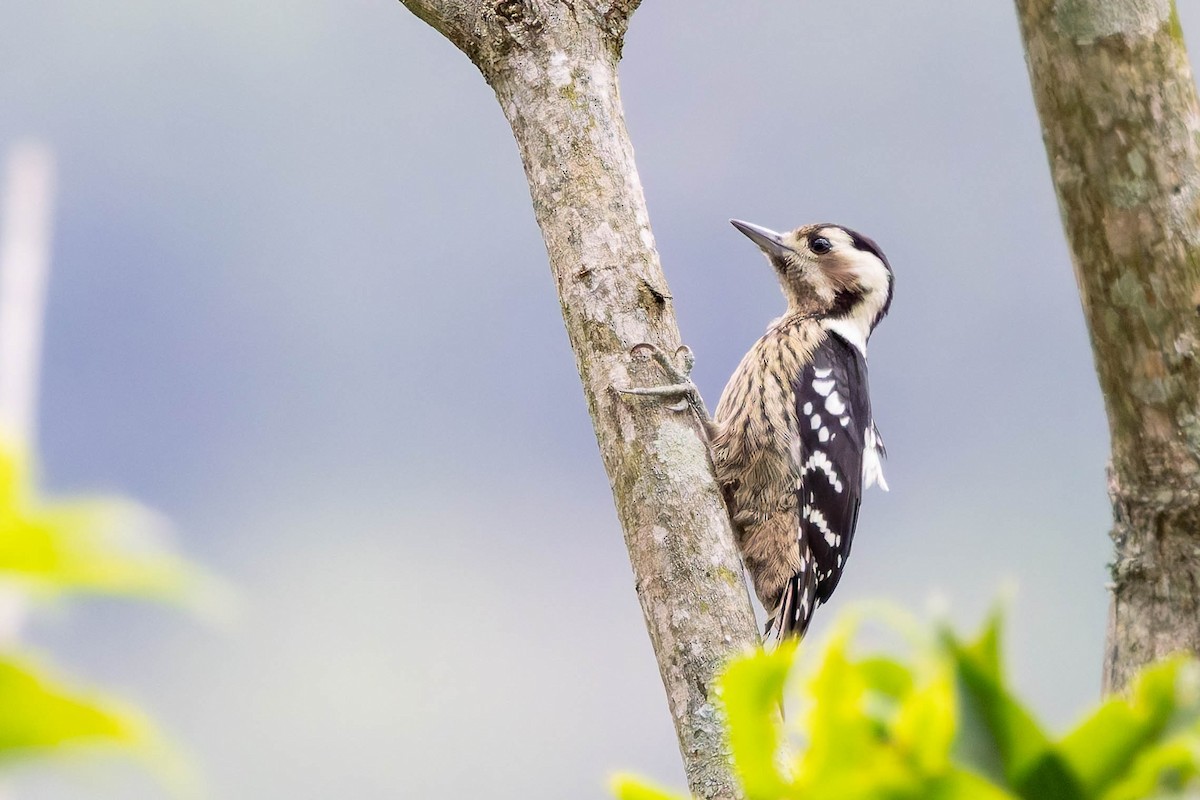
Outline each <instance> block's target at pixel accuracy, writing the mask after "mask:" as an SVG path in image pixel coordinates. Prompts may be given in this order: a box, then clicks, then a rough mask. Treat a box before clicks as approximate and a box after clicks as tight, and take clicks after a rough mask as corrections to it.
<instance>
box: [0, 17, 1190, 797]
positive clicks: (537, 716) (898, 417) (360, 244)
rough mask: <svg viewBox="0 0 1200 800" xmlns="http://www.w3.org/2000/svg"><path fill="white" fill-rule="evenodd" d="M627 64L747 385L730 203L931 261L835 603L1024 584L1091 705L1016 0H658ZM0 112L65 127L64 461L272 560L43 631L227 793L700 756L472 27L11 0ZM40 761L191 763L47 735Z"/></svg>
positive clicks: (1078, 379)
mask: <svg viewBox="0 0 1200 800" xmlns="http://www.w3.org/2000/svg"><path fill="white" fill-rule="evenodd" d="M1180 12H1181V16H1182V18H1183V24H1184V28H1185V32H1187V33H1188V34H1189V35H1190V36H1191V38H1192V39H1193V41H1200V29H1197V27H1196V26H1200V0H1184V2H1181V3H1180ZM622 92H623V95H624V99H625V104H626V111H627V114H628V122H629V129H630V133H631V135H632V137H633V140H634V144H635V147H636V149H637V156H638V164H639V167H640V170H641V176H642V180H643V182H644V184H645V190H646V194H647V197H648V200H649V204H650V211H651V216H652V220H653V223H654V230H655V234H656V237H657V240H658V245H659V248H660V250H661V253H662V259H663V264H664V267H665V269H666V273H667V277H668V279H669V281H670V284H671V289H672V293H673V294H674V296H675V298H676V302H677V310H678V315H679V319H680V324H681V327H682V330H683V335H684V339H685V341H686V342H687V343H688V344H690V345H691V346H692V347H693V348H694V349H695V351H696V353H697V355H698V359H699V363H698V366H697V368H696V377H697V380H698V382H699V384H700V386H701V388H702V389H703V390H704V393H705V395H706V397H707V398H708V401H709V405H710V406H712V405H714V404H715V402H716V399H717V397H718V394H719V392H720V390H721V388H722V387H723V385H724V382H725V378H726V377H727V376H728V374H729V373H730V372H731V371H732V369H733V368H734V366H735V365H736V363H737V361H738V359H739V358H740V356H741V354H742V353H743V352H744V351H745V350H746V348H747V347H748V346H749V345H750V343H751V342H752V341H753V340H754V339H755V338H756V337H757V336H758V335H759V334H760V333H761V332H762V330H763V329H764V327H765V326H766V324H767V322H768V321H769V320H771V319H772V318H773V317H774V316H776V315H777V314H778V313H779V311H780V309H781V308H782V300H781V297H780V294H779V290H778V288H777V287H776V285H775V283H774V279H773V277H772V275H771V274H770V273H769V271H768V269H767V267H766V264H765V262H764V261H763V260H762V258H761V257H760V256H759V255H758V253H757V252H756V250H755V249H754V247H753V246H752V245H751V244H750V243H749V242H747V241H746V239H745V238H744V237H743V236H741V235H740V234H738V233H737V232H736V231H735V230H734V229H733V228H731V227H730V226H729V225H728V223H727V222H726V220H727V219H728V218H729V217H731V216H736V217H740V218H743V219H748V220H752V221H754V222H758V223H760V224H764V225H768V226H771V227H776V228H785V227H791V226H794V225H798V224H800V223H803V222H812V221H825V220H832V221H837V222H842V223H844V224H848V225H851V226H853V227H856V228H859V229H860V230H862V231H863V232H865V233H867V234H868V235H870V236H872V237H874V238H876V239H877V240H878V241H879V242H880V243H881V244H882V246H883V248H884V249H885V251H886V252H887V254H888V256H889V257H890V259H891V262H892V264H893V267H894V269H895V272H896V276H897V295H896V301H895V303H894V305H893V306H892V313H891V316H890V317H889V318H888V319H887V321H886V322H885V323H884V325H883V326H882V327H881V328H880V329H879V330H878V331H877V333H876V335H875V337H874V339H873V341H872V352H871V378H872V389H873V395H874V404H875V409H876V414H877V419H878V421H879V424H880V427H881V429H882V431H883V434H884V437H885V439H886V440H887V444H888V449H889V452H890V460H889V462H888V464H887V475H888V481H889V483H890V484H891V486H892V491H891V493H890V494H886V495H885V494H882V493H880V492H877V491H872V492H871V493H870V494H869V496H868V498H867V499H866V501H865V508H864V511H863V516H862V522H861V524H860V527H859V533H858V538H857V539H856V545H855V551H854V557H853V559H852V560H851V562H850V566H849V571H848V573H847V575H846V577H845V578H844V580H843V582H842V584H841V588H840V590H839V592H838V595H837V597H836V598H835V599H834V601H833V603H832V604H831V605H832V608H831V609H829V608H827V609H826V610H825V611H824V612H822V613H821V614H819V615H818V616H817V621H816V624H815V626H814V633H815V635H816V636H820V635H821V633H822V631H823V630H824V629H825V628H826V626H827V624H828V621H829V620H830V618H831V617H832V616H833V612H836V610H837V609H838V608H840V607H843V606H844V605H845V604H846V603H847V602H849V601H854V600H860V599H864V598H888V599H891V600H894V601H896V602H898V603H901V604H903V605H904V606H907V607H909V608H911V609H914V610H917V611H921V610H922V609H925V608H926V607H928V605H929V604H930V598H931V597H934V596H941V597H943V598H945V601H946V602H947V603H948V604H949V606H950V607H951V608H952V609H953V614H954V617H955V618H956V619H959V620H960V621H962V622H964V623H969V624H972V625H973V624H976V623H977V622H978V621H979V619H980V617H981V615H982V614H983V612H984V611H985V610H986V609H987V608H988V607H989V605H990V604H991V603H992V601H993V599H994V598H995V597H997V596H998V595H999V594H1000V593H1001V591H1002V590H1003V588H1004V587H1005V586H1006V585H1009V584H1014V583H1015V585H1016V586H1017V587H1018V588H1017V593H1016V596H1015V598H1016V599H1015V601H1014V603H1013V607H1012V608H1013V611H1012V615H1011V624H1010V634H1009V647H1010V654H1011V661H1012V664H1013V671H1014V675H1015V676H1016V678H1017V680H1018V682H1019V684H1020V686H1021V687H1022V688H1023V690H1024V691H1025V692H1026V693H1027V694H1028V696H1029V697H1030V698H1031V699H1032V700H1033V702H1034V704H1035V706H1036V707H1037V708H1038V709H1040V710H1041V711H1042V712H1043V713H1044V714H1045V715H1046V716H1047V717H1048V718H1049V719H1050V720H1052V721H1053V722H1055V723H1056V724H1060V725H1061V724H1065V723H1067V722H1069V721H1070V720H1071V719H1072V718H1073V717H1074V716H1075V715H1076V714H1077V713H1079V712H1080V711H1081V710H1082V709H1083V708H1084V706H1086V705H1087V704H1088V703H1089V702H1091V701H1093V700H1094V699H1095V698H1096V696H1097V693H1098V690H1099V676H1100V660H1101V647H1102V642H1103V631H1104V621H1105V613H1106V608H1107V597H1106V594H1105V591H1104V583H1105V580H1106V571H1105V566H1104V565H1105V561H1106V558H1107V557H1108V553H1109V550H1110V546H1109V541H1108V538H1107V535H1106V534H1107V530H1108V520H1109V510H1108V507H1107V501H1106V497H1105V491H1104V463H1105V458H1106V454H1107V427H1106V424H1105V421H1104V415H1103V408H1102V405H1101V399H1100V396H1099V392H1098V389H1097V384H1096V380H1095V377H1094V373H1093V368H1092V358H1091V353H1090V350H1089V347H1088V343H1087V339H1086V332H1085V329H1084V325H1083V320H1082V315H1081V313H1080V309H1079V302H1078V298H1077V295H1076V293H1075V287H1074V282H1073V278H1072V274H1071V267H1070V264H1069V261H1068V256H1067V250H1066V246H1065V244H1064V240H1063V235H1062V232H1061V228H1060V225H1059V219H1058V212H1057V207H1056V204H1055V200H1054V195H1053V191H1052V187H1051V184H1050V179H1049V174H1048V170H1047V167H1046V158H1045V153H1044V151H1043V149H1042V144H1041V139H1040V134H1039V130H1038V124H1037V120H1036V117H1035V114H1034V109H1033V103H1032V99H1031V95H1030V90H1029V85H1028V80H1027V77H1026V73H1025V66H1024V62H1023V55H1022V50H1021V43H1020V40H1019V36H1018V32H1017V25H1016V20H1015V16H1014V12H1013V9H1012V7H1011V4H1010V3H1007V2H988V3H978V2H972V3H964V2H955V0H922V1H920V2H918V1H916V0H913V1H912V2H905V3H876V2H867V0H853V1H851V0H808V2H803V3H786V4H785V3H765V2H759V3H739V4H737V5H736V7H735V6H734V5H733V4H729V3H715V2H695V0H691V2H688V0H647V2H646V3H645V5H644V7H643V8H642V9H641V10H640V11H639V12H638V13H637V15H636V17H635V18H634V20H633V25H632V29H631V31H630V34H629V38H628V43H627V46H626V48H625V60H624V63H623V66H622ZM0 108H2V109H3V113H2V114H0V147H3V148H6V147H7V146H8V145H10V144H12V143H14V142H16V141H17V140H18V139H20V138H23V137H27V136H36V137H41V138H43V139H45V140H46V141H48V142H49V143H50V144H52V145H53V146H54V147H55V148H56V151H57V154H58V157H59V186H60V195H59V206H58V212H57V217H56V224H57V228H56V234H55V238H54V250H55V252H54V261H53V272H52V275H51V279H50V288H49V308H48V319H47V330H46V352H45V364H44V385H43V399H42V404H41V408H40V425H41V430H40V442H41V462H42V472H43V476H44V479H45V481H46V483H47V485H48V486H49V487H50V488H51V489H54V490H57V491H63V492H67V491H80V490H96V489H99V490H105V491H112V492H119V493H123V494H127V495H130V496H132V497H135V498H138V499H140V500H141V501H143V502H145V503H147V504H149V505H151V506H153V507H155V508H157V509H159V510H161V511H163V512H164V513H166V514H167V515H169V516H170V518H171V519H173V520H174V521H175V522H176V523H177V526H178V538H179V540H180V543H181V545H182V547H183V548H184V549H185V550H186V551H187V552H189V553H191V554H193V555H194V556H195V557H196V558H197V559H200V560H201V561H203V563H205V564H207V565H208V566H210V567H211V568H212V569H214V570H215V571H217V572H219V573H220V574H222V575H224V576H225V577H227V578H228V579H229V580H230V581H231V582H232V583H234V584H235V585H236V586H237V587H238V589H239V590H240V592H241V612H240V614H239V615H238V617H237V619H236V620H235V621H234V622H233V623H232V624H231V625H229V626H227V627H220V626H218V627H211V626H206V625H205V624H203V623H201V622H198V621H196V620H192V619H189V618H187V617H186V616H183V615H180V614H178V613H176V612H174V611H171V610H169V609H157V608H146V607H142V606H138V605H133V604H128V603H121V602H115V601H97V602H89V603H86V604H83V605H78V606H73V607H70V608H64V609H60V610H56V611H54V612H53V613H50V614H43V615H40V616H38V617H37V618H36V619H35V620H34V621H33V623H32V626H31V631H30V635H31V638H32V639H33V640H34V641H35V642H36V643H37V644H38V645H39V646H43V647H46V648H48V649H50V650H51V651H52V652H53V653H55V655H56V657H57V658H58V660H59V661H61V662H63V664H64V665H65V666H66V667H68V668H70V669H71V670H73V671H74V672H76V673H78V674H82V675H86V676H88V678H89V679H93V680H95V681H97V682H100V683H103V684H107V685H110V686H112V687H115V688H116V689H118V690H119V691H120V692H122V693H124V694H125V695H127V696H129V697H132V698H134V699H136V700H138V701H139V702H141V703H143V704H144V705H145V706H147V707H148V708H150V709H152V710H153V712H154V713H155V714H156V716H157V717H158V718H159V719H160V720H161V722H162V723H163V724H164V726H165V727H166V728H167V729H168V730H169V731H170V732H171V733H172V735H173V736H174V737H175V738H177V739H178V740H179V741H181V742H182V743H184V744H185V746H186V747H187V748H188V749H189V750H190V751H191V752H192V754H193V755H194V757H195V759H196V761H197V763H198V764H199V766H200V768H201V769H202V770H203V772H204V773H205V774H206V776H207V779H208V782H209V785H210V788H211V796H213V797H216V798H230V799H231V800H239V799H241V798H245V799H246V800H250V799H252V798H253V799H254V800H259V799H260V798H275V797H290V798H329V797H355V798H360V799H361V800H366V799H367V798H394V797H449V798H458V797H463V798H466V797H477V796H478V797H482V796H486V797H489V798H493V800H503V799H504V798H514V799H515V798H522V799H525V798H547V799H549V798H562V797H572V798H597V799H598V798H602V797H606V796H607V790H606V776H607V775H608V774H609V773H610V772H611V771H612V770H614V769H616V768H624V769H632V770H636V771H640V772H643V773H645V774H648V775H651V776H653V777H654V778H656V779H659V780H661V781H663V782H667V783H673V784H675V785H678V786H682V785H683V778H682V771H681V768H680V766H679V758H678V752H677V749H676V744H675V739H674V734H673V731H672V728H671V725H670V721H669V718H668V715H667V712H666V702H665V699H664V696H663V693H662V688H661V685H660V683H659V678H658V674H657V670H656V667H655V664H654V659H653V656H652V653H651V650H650V645H649V641H648V639H647V636H646V634H645V631H644V629H643V627H642V622H641V614H640V611H639V609H638V606H637V602H636V599H635V596H634V592H633V585H632V580H631V573H630V569H629V565H628V560H627V557H626V554H625V550H624V547H623V543H622V539H621V535H620V531H619V528H618V526H617V521H616V517H615V514H614V512H613V509H612V506H611V501H610V495H609V490H608V485H607V481H606V479H605V476H604V473H603V470H602V468H601V464H600V459H599V457H598V453H597V450H596V445H595V442H594V440H593V438H592V430H591V425H590V422H589V420H588V418H587V414H586V411H585V408H584V404H583V401H582V395H581V392H580V388H579V385H578V378H577V376H576V374H575V371H574V367H573V364H572V360H571V356H570V352H569V349H568V346H567V342H566V337H565V335H564V333H563V328H562V323H561V320H560V317H559V310H558V305H557V301H556V298H555V296H554V291H553V285H552V281H551V280H550V277H549V271H548V268H547V265H546V258H545V251H544V248H543V246H542V242H541V239H540V237H539V234H538V230H537V228H536V226H535V224H534V221H533V215H532V213H531V209H530V206H529V201H528V192H527V189H526V186H525V179H524V175H523V173H522V170H521V165H520V162H519V159H518V156H517V152H516V148H515V147H514V146H513V143H512V139H511V135H510V133H509V131H508V129H507V126H506V123H505V122H504V120H503V118H502V116H501V113H500V111H499V108H498V106H497V105H496V103H495V101H494V99H493V97H492V95H491V93H490V90H489V89H488V87H487V86H486V84H485V83H484V81H483V80H482V79H481V78H480V76H479V75H478V73H477V72H476V71H475V69H474V68H473V67H472V66H471V65H470V64H469V63H468V62H467V60H466V59H465V58H464V57H463V56H462V55H461V54H460V53H459V52H458V51H456V50H455V49H454V48H453V47H451V46H450V45H449V44H448V43H447V42H445V41H444V40H442V39H441V38H440V37H439V36H438V35H436V34H435V33H434V32H433V31H432V30H431V29H429V28H427V27H426V26H425V25H424V24H422V23H420V22H419V21H418V20H417V19H416V18H414V17H413V16H411V15H410V14H409V13H408V12H407V11H406V10H405V9H404V8H403V7H402V6H400V5H399V4H398V3H395V2H385V1H384V0H375V2H367V1H366V0H337V1H336V2H334V0H288V2H282V0H255V2H252V3H246V2H240V1H238V0H203V1H201V0H177V2H171V3H164V2H161V0H114V2H109V3H95V2H91V1H90V0H44V1H43V2H37V3H32V2H15V1H13V2H7V3H5V4H4V5H3V9H2V10H0ZM93 782H98V783H96V785H95V786H92V783H93ZM14 795H15V796H16V797H19V798H29V800H57V799H58V798H78V797H84V796H87V797H97V798H143V797H145V798H149V797H157V796H160V792H159V790H158V789H156V788H155V786H154V785H153V784H152V783H151V782H149V781H147V780H145V779H144V778H141V777H139V776H137V775H136V774H134V773H132V771H127V770H123V769H111V768H89V769H83V768H80V769H74V770H69V771H67V772H66V773H65V774H64V773H62V772H60V771H58V770H53V769H41V768H33V769H25V770H23V771H22V772H21V773H20V774H19V775H18V777H17V779H16V781H15V783H14Z"/></svg>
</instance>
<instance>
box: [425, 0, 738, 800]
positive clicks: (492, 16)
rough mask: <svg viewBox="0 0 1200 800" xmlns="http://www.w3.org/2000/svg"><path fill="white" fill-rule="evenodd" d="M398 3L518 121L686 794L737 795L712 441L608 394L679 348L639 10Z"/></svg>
mask: <svg viewBox="0 0 1200 800" xmlns="http://www.w3.org/2000/svg"><path fill="white" fill-rule="evenodd" d="M402 1H403V2H404V3H405V5H407V6H408V7H409V8H410V9H411V10H412V11H413V12H414V13H415V14H416V15H417V16H419V17H421V18H422V19H424V20H426V21H427V22H429V23H430V24H431V25H433V26H434V27H435V28H437V29H438V30H439V31H440V32H442V33H443V34H444V35H445V36H447V38H449V39H450V40H451V41H452V42H453V43H454V44H455V45H456V46H457V47H458V48H459V49H460V50H462V51H463V52H465V53H466V54H467V55H468V56H469V57H470V58H471V60H472V61H473V62H474V63H475V64H476V66H478V67H479V69H480V71H481V72H482V73H483V75H484V77H485V78H486V79H487V81H488V83H489V84H490V85H491V86H492V88H493V89H494V90H495V92H496V97H497V99H498V100H499V101H500V106H501V108H502V109H503V111H504V114H505V116H506V117H507V118H508V120H509V122H510V124H511V125H512V129H513V134H514V136H515V137H516V141H517V145H518V147H519V149H520V152H521V158H522V160H523V162H524V165H525V174H526V177H527V178H528V181H529V189H530V194H531V196H532V199H533V208H534V213H535V214H536V217H537V221H538V224H539V225H540V226H541V230H542V235H543V237H544V238H545V241H546V249H547V251H548V253H549V256H550V266H551V270H552V272H553V276H554V281H555V283H556V285H557V287H558V294H559V299H560V302H561V305H562V314H563V319H564V321H565V322H566V327H567V333H568V335H569V336H570V340H571V344H572V347H573V349H574V352H575V358H576V364H577V366H578V368H579V374H580V377H581V379H582V381H583V389H584V395H585V397H586V399H587V404H588V409H589V410H590V412H591V416H592V420H593V422H594V424H595V431H596V438H597V440H598V442H599V444H600V452H601V455H602V456H603V459H604V465H605V467H606V469H607V471H608V475H609V479H610V482H611V485H612V491H613V497H614V499H615V501H616V507H617V511H618V515H619V517H620V521H621V525H622V527H623V528H624V531H625V541H626V544H627V546H628V548H629V556H630V560H631V562H632V565H633V571H634V575H635V580H636V588H637V594H638V598H639V600H640V601H641V605H642V610H643V612H644V615H645V619H646V627H647V629H648V630H649V632H650V639H651V642H652V643H653V646H654V651H655V654H656V656H657V658H658V664H659V669H660V671H661V673H662V679H663V683H664V685H665V687H666V690H667V698H668V701H669V705H670V709H671V714H672V716H673V718H674V721H675V727H676V731H677V732H678V735H679V743H680V748H681V750H682V753H683V757H684V763H685V768H686V772H687V776H688V781H689V784H690V786H691V789H692V791H693V793H695V794H696V795H697V796H698V797H702V798H731V797H734V796H736V794H737V792H736V781H735V779H734V777H733V775H732V774H731V771H730V766H729V761H728V754H727V750H726V745H725V742H724V740H723V734H722V729H721V725H720V720H719V719H718V715H717V713H716V709H715V708H714V704H713V698H712V697H711V696H710V686H711V682H712V678H713V677H714V675H715V674H716V672H717V671H718V670H719V669H720V667H721V666H722V664H723V663H724V661H725V660H726V659H727V658H728V657H729V656H730V655H731V654H733V653H735V652H738V651H741V650H743V649H744V648H747V647H750V646H752V645H754V644H755V643H757V640H758V637H757V633H756V630H755V623H754V617H753V613H752V611H751V607H750V601H749V596H748V593H747V591H746V585H745V581H744V579H743V577H742V570H741V564H740V562H739V560H738V555H737V552H736V550H735V549H734V545H733V536H732V532H731V529H730V524H729V519H728V515H727V512H726V510H725V506H724V503H723V500H722V498H721V494H720V490H719V488H718V486H717V483H716V480H715V478H714V475H713V471H712V466H711V463H710V460H709V456H708V445H707V439H706V434H705V431H704V428H703V426H702V424H701V422H700V421H699V420H698V419H697V418H696V416H695V415H694V414H692V413H690V412H682V413H681V412H677V411H672V410H669V409H668V408H666V407H665V405H664V404H663V403H661V402H657V401H653V400H649V401H647V400H640V399H626V398H624V397H622V396H620V395H618V394H617V393H616V392H615V391H614V387H618V386H622V387H623V386H649V385H656V384H661V383H663V382H664V380H665V378H664V376H663V375H662V373H661V371H660V370H659V368H658V366H657V365H656V364H654V363H653V362H652V361H650V360H649V359H646V358H638V357H633V356H631V354H630V350H631V348H633V347H634V346H635V345H637V344H639V343H642V342H649V343H652V344H655V345H658V346H659V347H660V348H661V349H662V350H663V351H665V352H668V353H669V352H674V351H675V349H676V348H677V347H678V346H679V343H680V341H679V338H680V337H679V330H678V328H677V326H676V322H675V315H674V311H673V308H672V299H671V294H670V292H669V291H668V289H667V284H666V280H665V278H664V277H663V273H662V268H661V266H660V264H659V259H658V253H657V250H656V249H655V245H654V237H653V235H652V234H651V231H650V222H649V217H648V215H647V212H646V202H645V198H644V197H643V194H642V188H641V182H640V180H639V178H638V173H637V169H636V167H635V165H634V158H633V148H632V146H631V144H630V142H629V137H628V134H627V133H626V130H625V121H624V116H623V112H622V108H621V101H620V96H619V93H618V89H617V62H618V60H619V58H620V53H621V44H622V38H623V36H624V32H625V28H626V25H627V23H628V19H629V15H630V14H631V13H632V12H633V10H634V8H635V7H636V6H637V2H636V1H635V0H627V1H626V2H620V1H619V0H612V1H611V2H604V1H603V0H574V1H573V2H570V1H568V0H562V1H561V2H553V1H552V0H524V1H523V2H521V1H518V0H506V1H505V2H492V1H491V0H488V1H487V2H479V1H478V0H402Z"/></svg>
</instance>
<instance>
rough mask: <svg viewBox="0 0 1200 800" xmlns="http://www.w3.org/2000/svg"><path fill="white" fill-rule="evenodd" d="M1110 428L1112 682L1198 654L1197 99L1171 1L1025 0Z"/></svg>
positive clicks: (1039, 96) (1031, 58)
mask: <svg viewBox="0 0 1200 800" xmlns="http://www.w3.org/2000/svg"><path fill="white" fill-rule="evenodd" d="M1017 11H1018V15H1019V17H1020V22H1021V33H1022V35H1023V37H1024V40H1025V48H1026V54H1027V58H1028V66H1029V74H1030V78H1031V80H1032V82H1033V89H1034V97H1035V100H1036V102H1037V107H1038V113H1039V115H1040V117H1041V121H1042V132H1043V136H1044V139H1045V143H1046V151H1047V153H1048V155H1049V157H1050V166H1051V173H1052V175H1053V178H1054V185H1055V189H1056V190H1057V192H1058V200H1059V206H1060V210H1061V212H1062V218H1063V225H1064V227H1065V228H1066V232H1067V238H1068V240H1069V242H1070V246H1071V254H1072V258H1073V261H1074V265H1075V275H1076V278H1077V280H1078V283H1079V290H1080V295H1081V297H1082V300H1083V308H1084V312H1085V315H1086V317H1087V322H1088V328H1089V330H1090V332H1091V339H1092V347H1093V351H1094V353H1095V357H1096V370H1097V372H1098V373H1099V377H1100V387H1101V389H1102V390H1103V392H1104V400H1105V407H1106V409H1107V411H1108V421H1109V430H1110V433H1111V436H1112V464H1111V467H1110V477H1109V493H1110V496H1111V499H1112V503H1113V511H1114V527H1113V532H1112V536H1113V540H1114V542H1115V543H1116V557H1115V559H1114V563H1113V564H1112V580H1113V583H1112V592H1113V596H1112V605H1111V609H1110V615H1109V628H1108V643H1107V647H1106V656H1105V665H1104V685H1105V688H1106V690H1113V689H1119V688H1120V687H1122V686H1123V685H1124V684H1125V683H1126V681H1127V680H1128V678H1129V677H1130V676H1131V675H1132V673H1133V672H1134V671H1135V670H1136V668H1137V667H1138V666H1140V665H1142V664H1145V663H1148V662H1150V661H1153V660H1155V659H1157V658H1159V657H1161V656H1164V655H1166V654H1167V653H1170V652H1173V651H1176V650H1190V651H1192V652H1195V653H1200V560H1198V559H1197V556H1196V554H1197V552H1200V398H1198V393H1200V144H1198V141H1197V136H1198V135H1200V106H1198V104H1197V98H1196V87H1195V84H1194V82H1193V80H1192V73H1191V69H1190V67H1189V65H1188V58H1187V51H1186V49H1185V47H1184V43H1183V34H1182V31H1181V29H1180V26H1179V20H1178V18H1177V17H1176V15H1175V9H1174V3H1173V2H1172V0H1017Z"/></svg>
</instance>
